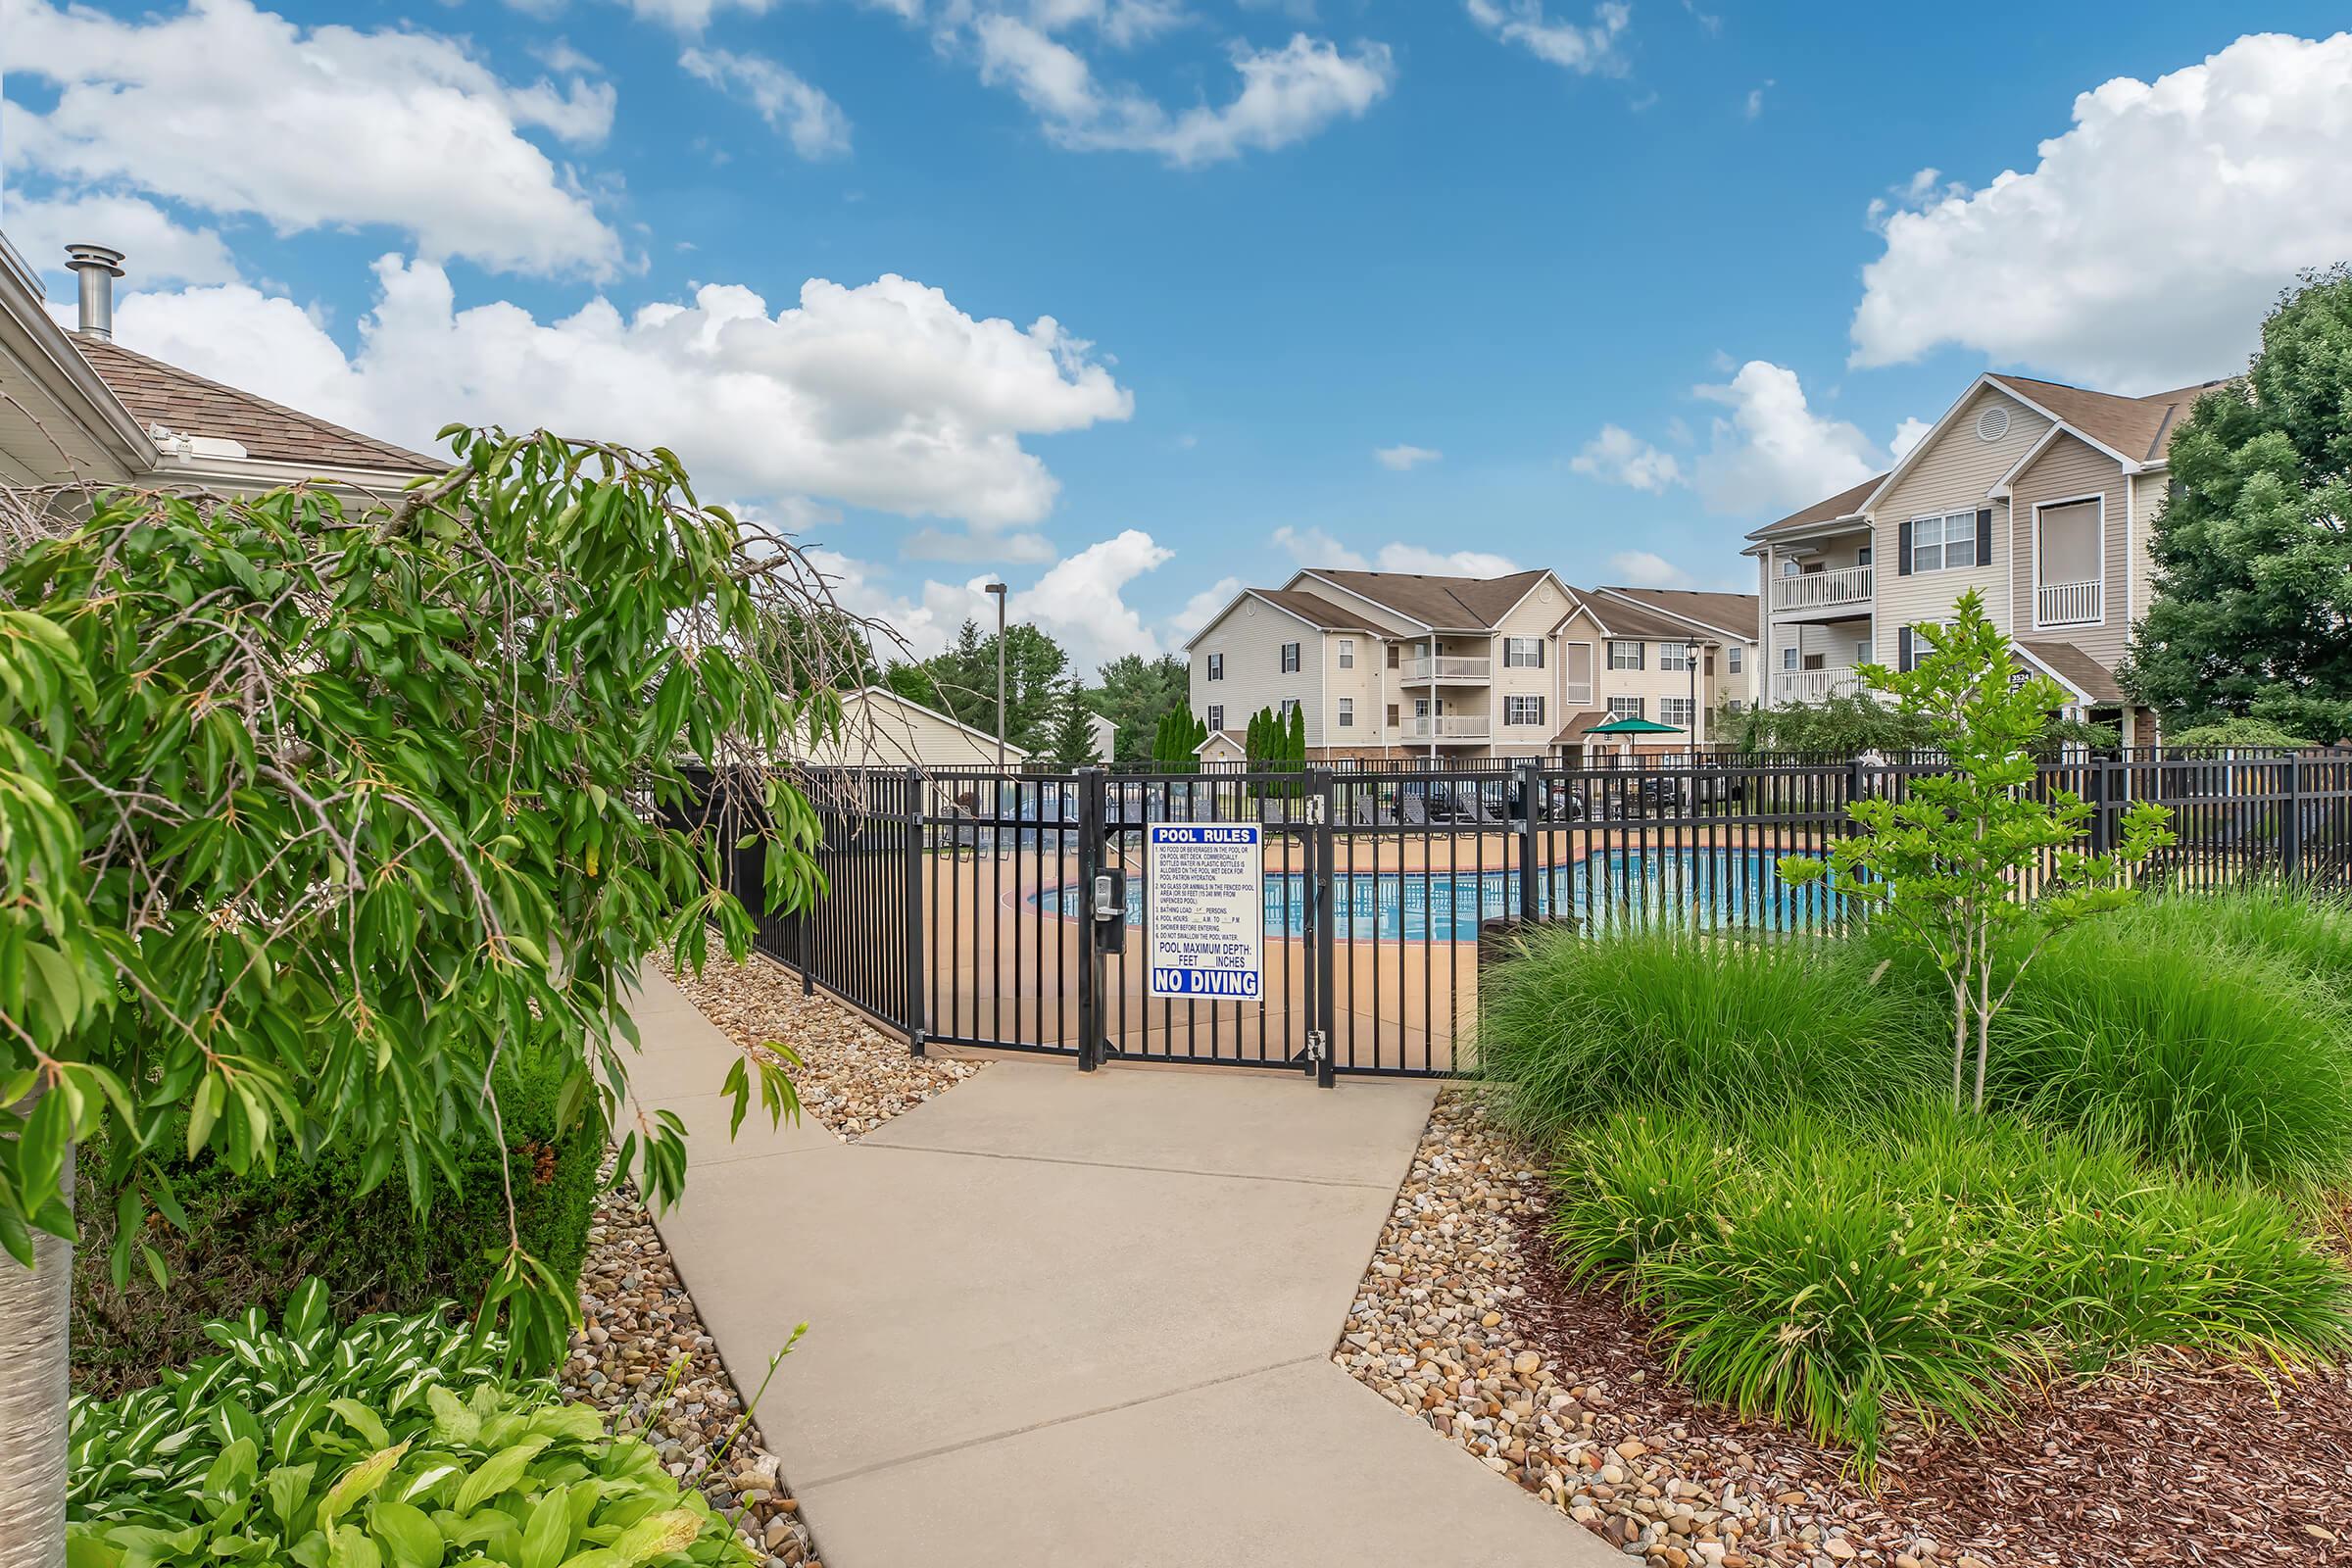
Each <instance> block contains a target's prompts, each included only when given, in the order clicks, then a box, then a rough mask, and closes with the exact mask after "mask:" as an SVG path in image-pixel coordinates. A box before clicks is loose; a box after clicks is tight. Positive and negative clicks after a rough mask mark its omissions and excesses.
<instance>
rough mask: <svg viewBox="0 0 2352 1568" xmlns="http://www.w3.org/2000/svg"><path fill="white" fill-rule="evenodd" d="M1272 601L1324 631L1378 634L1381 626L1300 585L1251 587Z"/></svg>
mask: <svg viewBox="0 0 2352 1568" xmlns="http://www.w3.org/2000/svg"><path fill="white" fill-rule="evenodd" d="M1250 592H1251V593H1253V594H1255V595H1257V597H1258V598H1260V599H1263V600H1264V601H1265V602H1266V603H1268V604H1270V605H1276V606H1279V607H1280V608H1282V609H1284V610H1287V611H1289V612H1290V613H1292V614H1294V615H1298V616H1299V617H1300V618H1302V619H1304V620H1306V621H1307V622H1309V623H1310V624H1312V625H1315V626H1320V627H1322V628H1323V629H1324V630H1325V631H1360V632H1367V633H1370V634H1371V635H1373V636H1376V637H1377V636H1379V635H1380V632H1379V630H1378V628H1376V627H1373V626H1368V625H1366V624H1364V617H1363V616H1361V615H1358V614H1355V613H1351V612H1349V611H1346V610H1342V609H1341V608H1340V607H1339V606H1337V605H1335V604H1333V603H1332V602H1331V601H1330V600H1328V599H1325V598H1322V597H1321V596H1319V595H1316V594H1310V593H1305V592H1302V591H1301V590H1299V589H1297V588H1252V589H1250Z"/></svg>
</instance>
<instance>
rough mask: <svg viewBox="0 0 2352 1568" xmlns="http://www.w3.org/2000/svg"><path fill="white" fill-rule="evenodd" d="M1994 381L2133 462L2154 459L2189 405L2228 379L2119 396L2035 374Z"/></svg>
mask: <svg viewBox="0 0 2352 1568" xmlns="http://www.w3.org/2000/svg"><path fill="white" fill-rule="evenodd" d="M1992 382H1993V384H1994V385H1995V386H2003V387H2007V388H2008V389H2009V390H2010V391H2013V392H2015V393H2016V394H2017V395H2018V396H2019V397H2021V398H2024V399H2026V400H2027V401H2028V402H2031V403H2036V404H2039V405H2040V406H2041V407H2042V408H2045V409H2047V410H2049V411H2050V412H2051V413H2052V414H2055V415H2056V416H2058V417H2059V418H2060V419H2062V420H2064V421H2065V422H2066V423H2068V424H2071V425H2073V426H2074V427H2075V428H2076V429H2078V430H2080V431H2082V433H2083V434H2084V435H2087V436H2089V437H2090V438H2091V439H2092V440H2093V441H2096V442H2098V443H2099V444H2100V445H2101V446H2104V447H2109V448H2112V449H2113V450H2115V451H2117V452H2120V453H2122V454H2123V455H2124V456H2125V457H2127V458H2130V459H2131V461H2132V462H2134V463H2153V462H2155V461H2156V460H2157V459H2158V458H2161V457H2163V456H2164V454H2165V451H2166V449H2167V448H2168V447H2170V446H2171V445H2172V441H2173V431H2174V430H2176V429H2178V428H2179V427H2180V421H2181V420H2182V419H2184V418H2186V417H2188V409H2189V405H2190V404H2192V403H2194V402H2196V400H2197V399H2198V398H2200V397H2202V396H2203V395H2204V394H2206V393H2208V392H2210V391H2212V390H2213V389H2214V388H2216V387H2219V386H2225V385H2227V384H2228V383H2227V382H2226V381H2205V382H2200V383H2199V384H2198V385H2196V386H2184V387H2179V388H2176V389H2175V390H2173V391H2170V392H2155V393H2151V394H2149V395H2148V396H2146V397H2144V398H2126V397H2118V396H2116V395H2115V394H2114V393H2112V392H2093V391H2091V390H2090V389H2089V388H2087V387H2080V386H2068V385H2067V384H2066V383H2065V382H2063V381H2039V380H2035V379H2034V377H2032V376H2030V375H1996V376H1993V377H1992Z"/></svg>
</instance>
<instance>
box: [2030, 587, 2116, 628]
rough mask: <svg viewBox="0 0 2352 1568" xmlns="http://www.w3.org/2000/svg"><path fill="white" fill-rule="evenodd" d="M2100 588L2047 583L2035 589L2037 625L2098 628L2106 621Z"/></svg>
mask: <svg viewBox="0 0 2352 1568" xmlns="http://www.w3.org/2000/svg"><path fill="white" fill-rule="evenodd" d="M2103 598H2104V595H2103V594H2102V593H2101V592H2100V585H2099V584H2098V583H2095V582H2045V583H2041V584H2039V585H2038V586H2036V587H2035V588H2034V625H2036V626H2095V625H2097V624H2098V623H2099V621H2100V620H2101V619H2103V618H2104V615H2103V613H2102V611H2103V605H2102V600H2103Z"/></svg>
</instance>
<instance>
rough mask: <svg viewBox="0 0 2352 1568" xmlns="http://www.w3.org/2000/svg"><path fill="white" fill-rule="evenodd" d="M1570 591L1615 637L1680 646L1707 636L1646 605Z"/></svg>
mask: <svg viewBox="0 0 2352 1568" xmlns="http://www.w3.org/2000/svg"><path fill="white" fill-rule="evenodd" d="M1570 591H1571V592H1572V593H1574V594H1575V595H1576V598H1577V602H1578V603H1579V604H1581V605H1583V606H1584V607H1585V608H1586V609H1587V610H1589V611H1591V612H1592V613H1593V619H1595V620H1597V621H1599V622H1600V623H1601V625H1602V626H1603V627H1605V628H1607V630H1608V633H1609V635H1610V636H1612V637H1622V638H1626V639H1629V640H1631V639H1651V638H1654V639H1656V640H1657V641H1660V642H1676V643H1679V642H1682V641H1683V640H1685V639H1686V638H1691V637H1699V636H1703V635H1704V634H1703V633H1701V632H1700V631H1698V630H1697V629H1696V628H1695V627H1693V626H1691V624H1690V623H1688V622H1687V621H1680V620H1676V619H1675V618H1674V617H1673V616H1671V615H1661V614H1659V613H1657V612H1656V611H1654V610H1651V609H1648V608H1646V607H1644V606H1642V605H1629V604H1627V603H1626V602H1625V601H1624V600H1622V599H1611V598H1610V597H1609V596H1608V595H1606V594H1600V593H1593V592H1591V591H1589V590H1586V589H1582V588H1577V589H1572V590H1570ZM1750 613H1753V612H1750Z"/></svg>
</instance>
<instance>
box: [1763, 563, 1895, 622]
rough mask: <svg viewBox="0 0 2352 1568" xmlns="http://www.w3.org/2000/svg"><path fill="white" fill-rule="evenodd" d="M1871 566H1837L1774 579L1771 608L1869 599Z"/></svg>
mask: <svg viewBox="0 0 2352 1568" xmlns="http://www.w3.org/2000/svg"><path fill="white" fill-rule="evenodd" d="M1871 575H1872V568H1870V567H1868V566H1834V567H1832V568H1830V569H1829V570H1827V571H1808V572H1803V573H1800V574H1799V575H1797V576H1794V577H1775V578H1773V579H1772V608H1773V609H1774V610H1775V611H1776V612H1778V611H1804V610H1833V609H1836V608H1838V606H1840V605H1867V604H1869V603H1870V596H1871V592H1872V588H1871Z"/></svg>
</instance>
